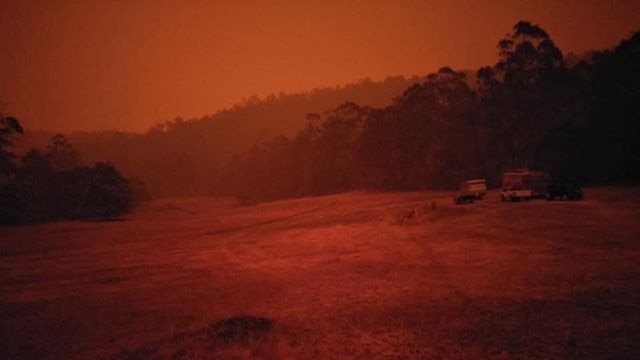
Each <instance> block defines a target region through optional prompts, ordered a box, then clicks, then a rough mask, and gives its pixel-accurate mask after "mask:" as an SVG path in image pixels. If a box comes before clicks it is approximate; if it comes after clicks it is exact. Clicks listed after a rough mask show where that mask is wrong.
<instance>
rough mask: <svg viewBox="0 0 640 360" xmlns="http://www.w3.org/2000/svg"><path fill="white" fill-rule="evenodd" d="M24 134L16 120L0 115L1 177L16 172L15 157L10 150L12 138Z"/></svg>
mask: <svg viewBox="0 0 640 360" xmlns="http://www.w3.org/2000/svg"><path fill="white" fill-rule="evenodd" d="M23 133H24V130H23V129H22V126H20V123H19V122H18V120H17V119H16V118H14V117H11V116H2V114H0V175H5V176H7V175H10V174H11V173H12V172H13V171H14V170H15V168H16V165H15V164H14V160H15V155H14V154H13V153H12V152H11V151H10V150H9V147H10V146H11V136H12V135H14V134H23Z"/></svg>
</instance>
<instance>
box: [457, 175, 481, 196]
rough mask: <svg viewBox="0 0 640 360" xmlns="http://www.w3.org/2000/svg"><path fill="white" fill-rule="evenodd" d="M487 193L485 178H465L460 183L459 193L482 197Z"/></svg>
mask: <svg viewBox="0 0 640 360" xmlns="http://www.w3.org/2000/svg"><path fill="white" fill-rule="evenodd" d="M486 194H487V181H486V180H485V179H475V180H467V181H464V182H462V183H461V184H460V195H469V196H473V197H474V198H476V199H482V197H483V196H485V195H486Z"/></svg>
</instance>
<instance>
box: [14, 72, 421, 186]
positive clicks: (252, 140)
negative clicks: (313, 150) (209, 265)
mask: <svg viewBox="0 0 640 360" xmlns="http://www.w3.org/2000/svg"><path fill="white" fill-rule="evenodd" d="M423 80H424V79H423V78H420V77H417V76H414V77H410V78H405V77H403V76H393V77H388V78H386V79H384V80H382V81H373V80H371V79H363V80H360V81H358V82H356V83H351V84H346V85H343V86H334V87H325V88H317V89H314V90H311V91H309V92H301V93H293V94H285V93H280V94H277V95H275V94H274V95H270V96H267V97H262V98H259V97H256V96H253V97H250V98H248V99H244V100H242V101H241V102H239V103H238V104H237V105H235V106H233V107H231V108H228V109H223V110H220V111H217V112H215V113H214V114H212V115H207V116H203V117H200V118H194V119H183V118H176V119H174V120H172V121H167V122H164V123H160V124H157V125H155V126H153V127H152V128H151V129H149V130H148V131H147V132H146V133H144V134H136V133H125V132H119V131H115V130H109V131H98V132H76V133H71V134H65V135H67V136H68V137H69V139H70V141H71V144H73V146H74V147H75V148H76V149H77V150H78V151H79V153H81V154H82V156H83V158H84V159H85V161H87V162H95V161H104V160H106V161H110V162H112V163H114V164H115V165H116V166H117V167H118V168H119V169H121V170H122V171H123V172H124V173H125V174H127V175H129V176H133V177H136V178H139V179H141V180H143V181H144V182H145V183H147V185H148V187H149V189H150V191H151V192H152V193H153V194H154V196H183V195H203V194H209V193H210V192H211V191H212V178H213V177H214V176H217V172H218V171H219V170H218V169H220V168H221V165H222V164H226V163H227V162H228V161H229V159H230V157H232V156H234V155H239V156H241V155H243V154H245V153H246V152H247V150H248V149H249V148H250V147H251V146H252V145H254V144H256V143H259V142H261V141H265V140H268V139H271V138H273V137H275V136H280V135H283V136H291V135H294V134H296V133H297V132H298V131H299V130H301V129H303V128H304V127H305V126H306V125H307V123H308V122H309V121H314V119H317V118H318V117H317V116H316V115H321V114H322V113H323V112H324V111H326V110H328V109H332V108H335V107H336V106H338V105H339V104H342V103H344V102H355V103H358V104H362V105H364V106H370V107H385V106H387V105H389V104H391V102H392V101H393V99H394V98H395V97H397V96H399V95H401V94H402V92H403V91H404V90H405V89H407V88H408V87H410V86H411V85H413V84H415V83H418V82H421V81H423ZM54 134H55V133H53V132H51V133H49V132H31V133H28V134H25V136H24V137H23V139H22V140H21V141H20V143H19V144H18V148H19V150H24V151H26V150H28V149H30V148H31V147H38V148H44V147H46V145H47V143H48V142H49V139H50V138H51V137H52V136H53V135H54ZM24 151H21V152H24Z"/></svg>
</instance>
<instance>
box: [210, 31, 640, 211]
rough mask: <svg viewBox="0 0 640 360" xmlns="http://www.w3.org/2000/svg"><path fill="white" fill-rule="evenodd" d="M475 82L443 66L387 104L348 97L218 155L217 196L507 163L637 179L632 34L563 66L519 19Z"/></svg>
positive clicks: (600, 178) (562, 173)
mask: <svg viewBox="0 0 640 360" xmlns="http://www.w3.org/2000/svg"><path fill="white" fill-rule="evenodd" d="M498 51H499V59H498V62H497V63H496V64H494V65H493V66H487V67H483V68H480V69H479V70H478V71H477V73H476V79H475V81H473V82H472V81H469V79H468V77H467V74H466V73H464V72H458V71H454V70H453V69H451V68H449V67H444V68H442V69H440V70H439V71H438V72H436V73H433V74H430V75H428V76H427V78H426V79H425V80H424V81H423V82H421V83H418V84H415V85H413V86H411V87H409V88H408V89H406V90H405V91H404V93H403V94H402V95H401V96H399V97H397V98H396V99H395V100H394V101H393V103H392V104H391V105H389V106H386V107H382V108H373V107H368V106H361V105H358V104H356V103H353V102H347V103H344V104H342V105H340V106H338V107H336V108H333V109H331V110H329V111H327V112H325V113H324V114H322V117H321V118H319V117H313V118H311V119H309V123H308V125H307V126H306V128H304V129H303V130H301V131H299V132H298V133H297V134H295V135H294V136H289V137H285V136H277V137H274V138H273V139H271V140H269V141H266V142H262V143H260V144H258V145H256V146H254V147H253V148H252V149H251V151H250V152H249V153H248V154H246V155H244V156H239V157H236V158H234V159H232V160H231V161H229V162H228V163H227V164H226V165H225V168H224V170H222V171H220V176H218V178H217V181H216V183H215V185H216V186H215V189H216V192H217V193H218V194H235V195H236V196H238V197H240V198H246V199H275V198H282V197H291V196H302V195H314V194H326V193H333V192H339V191H345V190H351V189H357V188H375V189H384V190H417V189H453V188H455V187H456V186H457V185H458V184H459V182H460V181H463V180H466V179H471V178H479V177H480V178H486V179H487V180H488V181H489V184H490V185H491V186H497V185H498V184H499V180H500V176H501V173H502V172H503V171H505V170H507V169H512V168H522V167H528V168H533V169H540V170H545V171H549V172H550V173H551V174H552V176H553V177H554V178H556V179H557V180H558V181H572V182H578V183H587V182H588V183H620V182H638V181H639V180H640V161H639V160H640V141H639V139H640V33H635V34H633V35H632V36H631V37H630V38H628V39H626V40H624V41H622V42H621V43H620V44H619V45H618V46H616V47H615V48H613V49H610V50H604V51H599V52H594V53H592V54H589V55H588V56H585V57H584V58H583V59H581V60H580V61H577V63H575V64H572V65H568V64H567V62H566V61H565V58H564V56H563V54H562V52H561V51H560V49H558V47H557V46H556V45H555V43H554V42H553V40H552V39H551V37H550V36H549V34H548V33H547V32H546V31H545V30H544V29H543V28H541V27H540V26H538V25H535V24H532V23H530V22H526V21H520V22H518V23H517V24H515V26H514V27H513V29H512V31H511V32H510V33H509V34H508V35H507V36H506V37H505V38H504V39H501V40H500V41H499V43H498Z"/></svg>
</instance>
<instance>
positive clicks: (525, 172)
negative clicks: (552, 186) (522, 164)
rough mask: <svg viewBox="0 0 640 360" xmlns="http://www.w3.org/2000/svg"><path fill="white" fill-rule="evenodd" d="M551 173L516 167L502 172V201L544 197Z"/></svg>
mask: <svg viewBox="0 0 640 360" xmlns="http://www.w3.org/2000/svg"><path fill="white" fill-rule="evenodd" d="M548 185H549V174H547V173H544V172H540V171H531V170H529V169H515V170H510V171H507V172H505V173H504V174H502V192H501V193H500V197H501V198H502V201H523V200H524V201H529V200H530V199H533V198H544V197H545V196H546V194H547V186H548Z"/></svg>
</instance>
